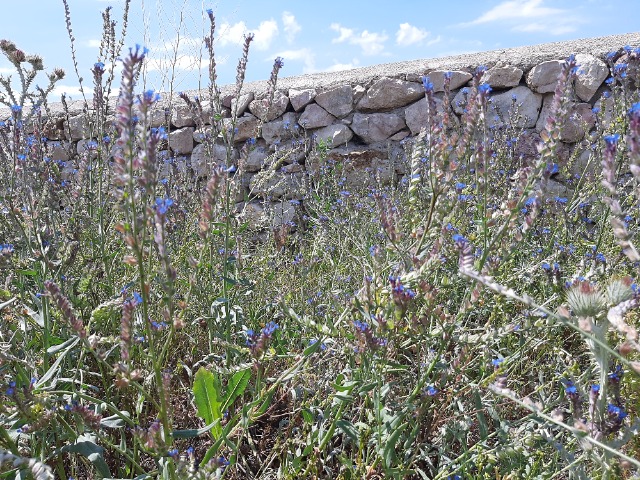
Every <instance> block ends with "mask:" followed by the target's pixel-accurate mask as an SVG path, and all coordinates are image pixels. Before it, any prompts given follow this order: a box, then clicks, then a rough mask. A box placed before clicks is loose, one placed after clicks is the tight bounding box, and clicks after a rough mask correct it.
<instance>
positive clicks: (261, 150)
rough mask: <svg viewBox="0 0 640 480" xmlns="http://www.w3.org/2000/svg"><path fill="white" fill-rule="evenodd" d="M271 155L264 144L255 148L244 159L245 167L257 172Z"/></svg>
mask: <svg viewBox="0 0 640 480" xmlns="http://www.w3.org/2000/svg"><path fill="white" fill-rule="evenodd" d="M268 156H269V152H268V150H267V149H266V148H265V147H263V146H257V147H255V148H253V149H252V150H251V151H250V152H249V155H247V158H246V159H245V161H244V169H245V170H246V171H247V172H257V171H258V170H260V169H261V168H262V166H263V165H264V161H265V159H266V158H267V157H268Z"/></svg>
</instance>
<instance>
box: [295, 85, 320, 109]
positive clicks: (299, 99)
mask: <svg viewBox="0 0 640 480" xmlns="http://www.w3.org/2000/svg"><path fill="white" fill-rule="evenodd" d="M315 97H316V91H315V89H314V88H306V89H304V90H296V89H295V88H292V89H290V90H289V101H290V102H291V106H292V107H293V109H294V110H295V111H296V112H299V111H300V110H302V109H303V108H304V107H306V106H307V105H309V104H310V103H311V102H312V101H313V99H314V98H315Z"/></svg>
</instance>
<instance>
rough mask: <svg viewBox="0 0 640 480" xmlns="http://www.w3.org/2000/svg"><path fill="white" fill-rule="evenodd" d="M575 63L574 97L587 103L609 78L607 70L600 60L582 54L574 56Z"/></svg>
mask: <svg viewBox="0 0 640 480" xmlns="http://www.w3.org/2000/svg"><path fill="white" fill-rule="evenodd" d="M576 63H577V65H578V74H577V76H576V81H575V91H576V95H577V96H578V97H579V98H580V99H581V100H584V101H585V102H588V101H589V100H591V98H592V97H593V95H594V94H595V93H596V90H598V88H599V87H600V85H602V82H604V81H605V79H606V78H607V77H608V76H609V68H608V67H607V65H606V64H605V63H604V62H603V61H602V60H600V59H598V58H596V57H594V56H593V55H587V54H584V53H579V54H577V55H576Z"/></svg>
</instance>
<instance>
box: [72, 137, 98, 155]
mask: <svg viewBox="0 0 640 480" xmlns="http://www.w3.org/2000/svg"><path fill="white" fill-rule="evenodd" d="M89 143H94V144H95V143H96V141H95V140H80V141H78V143H77V144H76V152H77V153H78V155H84V154H85V153H86V152H88V151H89V149H88V148H87V145H88V144H89ZM91 157H92V158H97V157H98V152H97V151H96V149H95V148H94V149H93V153H92V154H91Z"/></svg>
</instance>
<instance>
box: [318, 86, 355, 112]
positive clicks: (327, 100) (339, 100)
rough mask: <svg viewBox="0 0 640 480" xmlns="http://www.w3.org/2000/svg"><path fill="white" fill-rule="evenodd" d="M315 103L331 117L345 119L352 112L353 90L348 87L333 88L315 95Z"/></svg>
mask: <svg viewBox="0 0 640 480" xmlns="http://www.w3.org/2000/svg"><path fill="white" fill-rule="evenodd" d="M315 101H316V103H317V104H318V105H320V106H321V107H322V108H324V109H325V110H326V111H327V112H329V113H330V114H331V115H334V116H336V117H338V118H341V117H345V116H347V115H348V114H349V113H351V112H352V111H353V89H352V88H351V87H350V86H349V85H342V86H339V87H335V88H332V89H330V90H327V91H326V92H322V93H319V94H317V95H316V98H315Z"/></svg>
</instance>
